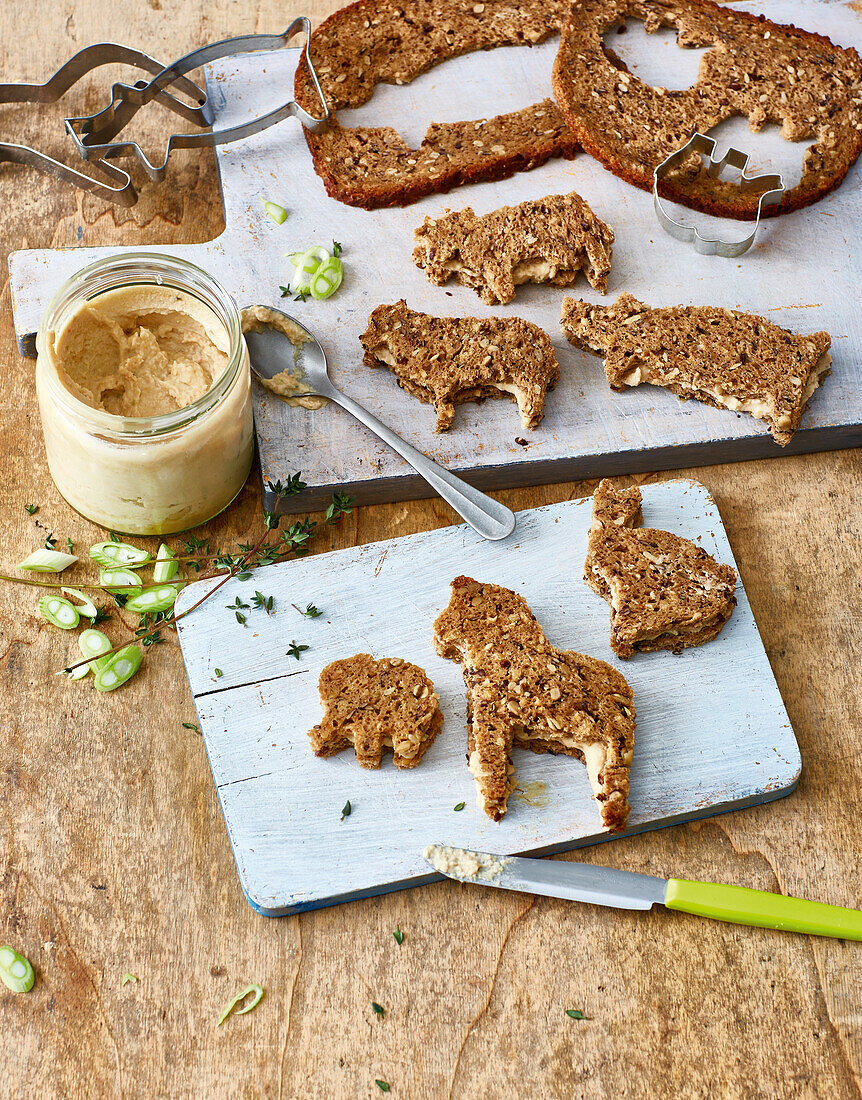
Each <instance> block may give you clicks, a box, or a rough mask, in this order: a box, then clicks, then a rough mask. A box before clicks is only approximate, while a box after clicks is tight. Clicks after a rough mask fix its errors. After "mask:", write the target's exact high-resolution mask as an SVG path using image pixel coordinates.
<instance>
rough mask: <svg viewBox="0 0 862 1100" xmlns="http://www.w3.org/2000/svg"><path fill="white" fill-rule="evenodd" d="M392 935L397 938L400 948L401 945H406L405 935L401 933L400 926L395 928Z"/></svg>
mask: <svg viewBox="0 0 862 1100" xmlns="http://www.w3.org/2000/svg"><path fill="white" fill-rule="evenodd" d="M392 935H393V936H394V937H395V942H396V943H397V944H398V946H399V947H400V946H401V944H402V943H404V933H403V932H402V931H401V929H400V928H399V927H398V925H396V926H395V931H394V932H393V933H392Z"/></svg>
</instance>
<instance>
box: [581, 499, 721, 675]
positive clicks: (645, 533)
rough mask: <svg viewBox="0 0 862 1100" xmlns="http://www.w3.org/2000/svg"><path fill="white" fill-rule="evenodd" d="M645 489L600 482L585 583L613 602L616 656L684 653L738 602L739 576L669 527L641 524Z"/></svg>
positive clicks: (707, 637) (714, 631)
mask: <svg viewBox="0 0 862 1100" xmlns="http://www.w3.org/2000/svg"><path fill="white" fill-rule="evenodd" d="M640 507H641V494H640V490H639V489H638V488H637V487H636V486H633V487H632V488H630V489H617V488H615V487H614V486H613V484H612V483H611V482H610V481H607V480H605V481H602V482H600V483H599V486H598V488H597V489H596V491H595V493H594V495H593V522H592V526H591V528H590V534H589V546H588V550H587V558H586V561H585V563H584V580H585V581H586V582H587V584H588V585H589V586H590V587H591V588H592V589H593V591H595V592H597V593H598V594H599V595H600V596H602V597H603V598H604V599H605V600H607V602H608V603H609V604H610V607H611V649H613V651H614V653H616V655H617V656H618V657H622V658H624V659H625V658H629V657H631V656H632V655H633V654H634V653H636V652H640V653H645V652H650V651H654V650H659V649H669V650H672V651H673V652H674V653H681V652H682V650H683V649H685V648H687V647H689V646H696V645H703V643H704V642H709V641H711V640H712V639H713V638H715V637H717V636H718V634H719V632H720V631H721V629H722V627H723V626H724V624H725V623H726V622H727V621H728V619H729V618H730V616H731V613H732V612H733V609H734V607H736V596H735V595H734V591H735V588H736V573H735V572H734V570H733V569H731V567H730V566H729V565H720V564H719V563H718V562H717V561H716V560H715V559H714V558H712V557H710V555H709V554H707V552H706V551H705V550H703V549H702V548H701V547H699V546H697V545H695V543H693V542H691V541H690V540H689V539H684V538H682V537H680V536H679V535H675V534H672V533H671V532H670V531H660V530H653V529H652V528H648V527H636V526H635V524H636V523H637V521H638V519H639V517H640Z"/></svg>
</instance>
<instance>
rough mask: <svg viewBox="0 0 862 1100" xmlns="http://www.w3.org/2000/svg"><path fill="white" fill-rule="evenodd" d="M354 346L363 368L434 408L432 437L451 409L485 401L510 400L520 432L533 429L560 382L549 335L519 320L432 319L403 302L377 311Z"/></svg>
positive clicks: (446, 421) (447, 423)
mask: <svg viewBox="0 0 862 1100" xmlns="http://www.w3.org/2000/svg"><path fill="white" fill-rule="evenodd" d="M359 339H360V341H361V343H362V346H363V348H364V349H365V358H364V362H365V364H366V366H369V367H381V366H383V367H388V368H389V369H390V370H391V371H392V372H393V374H394V375H395V377H396V378H397V379H398V384H399V385H400V386H401V387H402V388H403V389H405V390H407V392H408V393H410V394H413V396H414V397H417V398H418V399H419V400H420V401H424V402H426V403H427V404H431V405H433V406H434V408H435V409H436V410H437V426H436V430H437V431H438V432H445V431H447V430H448V429H449V428H450V427H451V424H452V421H453V419H454V417H455V406H456V405H460V404H463V403H464V402H465V401H480V400H482V399H483V398H486V397H514V399H515V400H516V401H517V403H518V409H519V411H520V413H521V421H522V423H523V425H524V427H525V428H531V429H532V428H535V427H536V426H537V425H538V423H539V422H540V421H541V419H542V417H543V416H544V410H545V394H546V393H547V392H548V390H549V389H553V387H554V386H555V385H556V383H557V379H558V378H559V375H560V368H559V365H558V363H557V358H556V356H555V355H554V349H553V347H552V345H551V341H550V340H549V339H548V336H547V334H546V333H544V332H543V331H542V330H541V329H540V328H539V327H538V326H537V325H534V324H532V323H531V322H530V321H524V320H522V319H521V318H520V317H490V318H485V317H434V316H432V315H431V314H430V313H418V312H416V311H415V310H412V309H408V308H407V303H406V302H405V301H404V300H403V299H402V300H401V301H400V302H396V303H395V305H383V306H378V307H377V308H376V309H375V310H374V312H373V313H372V314H371V316H370V318H369V319H368V327H367V328H366V330H365V332H363V334H362V335H361V336H360V337H359Z"/></svg>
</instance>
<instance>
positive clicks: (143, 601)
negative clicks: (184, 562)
mask: <svg viewBox="0 0 862 1100" xmlns="http://www.w3.org/2000/svg"><path fill="white" fill-rule="evenodd" d="M178 592H179V589H178V588H177V586H176V585H175V584H160V585H157V586H156V587H155V588H145V589H144V590H143V592H140V593H138V595H137V596H130V597H129V598H128V599H127V600H126V610H127V611H134V612H136V613H137V614H138V615H149V614H150V612H152V611H168V610H170V608H172V607H173V606H174V603H175V602H176V598H177V593H178Z"/></svg>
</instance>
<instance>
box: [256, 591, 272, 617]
mask: <svg viewBox="0 0 862 1100" xmlns="http://www.w3.org/2000/svg"><path fill="white" fill-rule="evenodd" d="M251 602H252V603H253V604H254V606H255V607H262V608H263V609H264V611H265V612H266V613H267V615H269V613H270V612H271V611H272V596H264V594H263V593H262V592H255V594H254V595H253V596H252V598H251Z"/></svg>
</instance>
